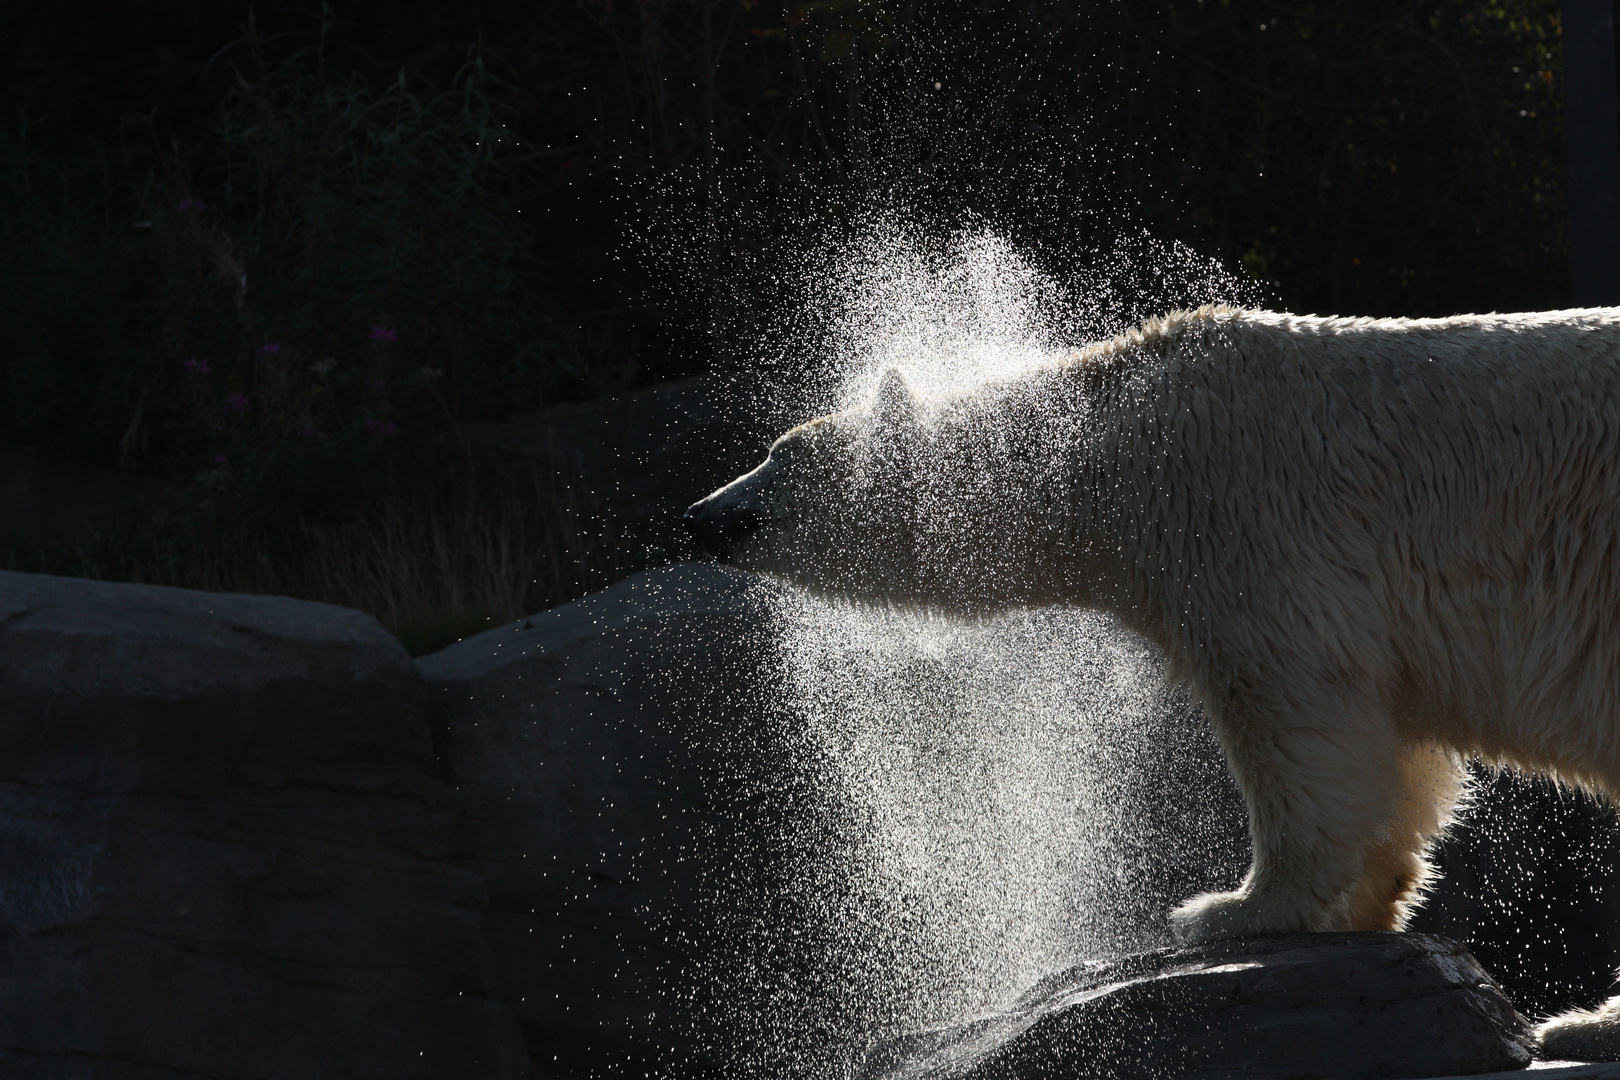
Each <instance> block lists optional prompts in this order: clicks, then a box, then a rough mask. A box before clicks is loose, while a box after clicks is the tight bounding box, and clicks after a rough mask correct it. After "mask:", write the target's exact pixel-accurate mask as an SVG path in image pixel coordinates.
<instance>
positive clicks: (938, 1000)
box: [417, 564, 1246, 1080]
mask: <svg viewBox="0 0 1620 1080" xmlns="http://www.w3.org/2000/svg"><path fill="white" fill-rule="evenodd" d="M1154 663H1155V661H1154V659H1153V658H1152V657H1151V656H1150V655H1149V654H1148V652H1147V650H1146V649H1145V647H1144V646H1141V645H1140V644H1139V643H1137V642H1135V641H1134V639H1127V638H1125V637H1124V636H1123V635H1120V634H1119V633H1118V632H1117V631H1114V630H1111V629H1110V628H1109V627H1108V626H1107V625H1106V624H1105V623H1104V622H1103V620H1101V619H1100V618H1098V617H1096V616H1091V615H1085V614H1083V613H1063V612H1042V613H1027V614H1025V615H1020V616H1016V617H1014V618H1012V619H1010V620H1008V621H1006V622H1001V623H996V624H994V625H990V624H987V625H984V626H976V627H952V628H944V627H941V626H939V625H937V624H936V623H933V622H930V621H928V620H926V619H924V620H921V621H918V620H907V619H905V618H903V617H899V616H894V617H891V615H890V614H886V613H882V612H859V611H851V610H849V609H843V608H837V607H834V606H828V605H820V604H817V603H816V602H813V601H809V600H807V599H806V598H804V597H803V596H802V595H800V594H797V593H795V592H793V591H792V590H789V589H785V588H783V587H780V586H776V585H773V584H771V583H770V582H767V581H764V580H762V579H760V578H757V577H752V576H750V575H746V574H742V573H738V572H736V571H734V570H729V569H726V568H724V567H719V566H715V565H712V564H689V565H682V566H674V567H667V568H662V569H659V570H654V571H648V572H645V573H641V574H637V575H634V576H632V577H630V578H629V579H627V580H625V581H623V582H621V583H620V584H618V585H616V586H614V587H613V588H611V589H608V590H606V591H604V592H602V593H598V594H595V595H593V596H589V597H586V598H584V599H582V600H579V601H576V602H574V603H571V604H566V605H563V606H562V607H559V608H556V609H554V610H552V611H549V612H545V613H543V614H540V615H535V616H532V617H530V618H528V619H524V620H520V621H518V622H516V623H513V624H511V625H508V626H505V627H502V628H500V629H497V630H492V631H489V632H487V633H483V634H479V635H477V636H476V637H469V638H467V639H465V640H463V641H461V642H459V643H457V644H455V645H452V646H450V647H449V648H447V649H444V650H443V651H441V652H439V653H435V654H433V655H431V656H426V657H422V658H419V659H418V661H417V667H418V669H419V670H420V671H421V672H422V674H423V676H424V678H425V679H426V681H427V682H428V684H429V685H430V686H431V687H433V688H434V689H435V690H436V691H437V693H438V694H439V696H440V700H441V702H442V713H441V720H440V728H439V732H440V734H439V747H440V750H441V753H442V756H443V759H444V763H445V770H446V773H445V775H446V776H447V778H448V779H449V780H450V781H451V783H452V784H453V785H454V787H455V790H456V792H457V794H458V796H459V797H460V799H461V800H462V803H463V805H464V806H465V808H466V818H465V821H464V824H463V831H462V840H461V846H460V848H459V849H458V856H457V857H458V859H459V860H460V861H461V863H462V864H463V865H465V866H466V867H467V868H468V869H470V870H472V871H474V872H476V873H478V874H479V875H480V876H481V877H483V878H484V879H485V880H486V881H487V882H488V883H489V892H490V905H491V908H490V913H489V915H488V916H487V917H486V920H485V924H486V926H487V928H488V934H489V939H490V945H491V952H492V954H493V956H494V961H495V966H496V978H497V985H498V988H499V995H500V997H501V998H502V999H503V1000H505V1001H507V1002H509V1003H510V1004H511V1005H512V1007H513V1008H514V1009H515V1011H516V1013H517V1016H518V1019H519V1020H520V1022H521V1023H522V1025H523V1029H524V1031H525V1033H526V1034H527V1036H528V1038H529V1045H530V1047H531V1049H532V1051H533V1053H534V1058H535V1061H536V1063H537V1064H538V1065H539V1066H541V1067H543V1068H548V1067H550V1068H556V1069H557V1070H558V1071H559V1072H563V1073H565V1074H567V1075H578V1076H600V1075H620V1074H623V1075H627V1076H641V1075H644V1074H645V1075H652V1076H657V1077H663V1078H674V1077H698V1076H715V1075H725V1076H771V1077H773V1078H779V1080H780V1078H788V1077H804V1078H822V1077H826V1076H837V1075H847V1074H848V1070H849V1069H850V1068H852V1067H853V1065H854V1064H855V1063H856V1062H857V1061H858V1060H859V1057H860V1055H861V1054H862V1053H863V1052H864V1051H865V1049H866V1048H867V1046H868V1045H869V1044H870V1037H871V1032H873V1031H875V1030H892V1029H893V1028H894V1027H895V1026H896V1025H897V1024H903V1023H905V1022H908V1021H914V1020H917V1019H919V1018H921V1019H925V1020H926V1019H932V1018H942V1019H947V1020H948V1019H949V1018H951V1017H954V1016H959V1015H963V1013H964V1011H965V1010H971V1009H974V1008H977V1007H979V1006H982V1004H983V1003H984V1002H985V1001H987V1000H1002V999H1004V998H1005V997H1007V996H1008V995H1010V994H1013V993H1016V991H1017V989H1018V988H1020V987H1021V986H1024V985H1027V984H1028V983H1029V982H1030V981H1032V980H1033V979H1034V978H1037V977H1039V976H1040V975H1041V974H1044V973H1046V972H1049V971H1052V970H1061V969H1062V968H1064V967H1067V966H1068V965H1069V964H1072V963H1073V962H1074V958H1075V957H1076V956H1086V955H1099V954H1100V955H1113V954H1117V953H1118V952H1119V951H1122V950H1123V951H1131V950H1132V947H1134V948H1135V949H1140V948H1143V947H1147V945H1148V944H1157V943H1159V942H1161V941H1162V940H1163V939H1164V934H1165V927H1164V911H1165V909H1166V908H1167V907H1168V905H1169V904H1170V903H1171V902H1173V901H1174V900H1177V899H1180V898H1181V897H1184V896H1185V895H1187V894H1188V893H1189V892H1192V891H1196V890H1197V889H1199V888H1208V887H1211V886H1216V885H1223V884H1224V885H1228V886H1229V885H1230V884H1231V883H1232V882H1234V881H1235V880H1236V875H1237V874H1239V873H1241V870H1242V856H1243V855H1244V854H1245V851H1246V849H1245V846H1244V837H1243V833H1242V820H1241V807H1240V806H1239V805H1238V804H1237V796H1236V793H1235V791H1232V790H1229V789H1230V788H1231V784H1230V781H1229V780H1228V779H1226V777H1225V773H1224V771H1223V769H1222V767H1221V764H1220V761H1219V756H1218V750H1217V749H1216V747H1215V745H1214V741H1213V739H1212V738H1211V737H1210V735H1209V733H1208V731H1207V729H1206V728H1205V726H1204V725H1202V724H1201V723H1200V722H1199V718H1198V716H1197V715H1196V712H1195V711H1191V710H1189V709H1188V708H1187V707H1186V702H1185V699H1184V698H1183V699H1180V700H1179V703H1178V701H1177V700H1175V699H1174V695H1173V694H1170V693H1169V692H1168V691H1167V690H1166V689H1165V688H1164V685H1163V681H1162V680H1160V679H1156V678H1153V674H1154V672H1155V670H1156V669H1155V668H1154V666H1153V665H1154Z"/></svg>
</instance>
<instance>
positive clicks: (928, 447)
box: [717, 308, 1620, 1057]
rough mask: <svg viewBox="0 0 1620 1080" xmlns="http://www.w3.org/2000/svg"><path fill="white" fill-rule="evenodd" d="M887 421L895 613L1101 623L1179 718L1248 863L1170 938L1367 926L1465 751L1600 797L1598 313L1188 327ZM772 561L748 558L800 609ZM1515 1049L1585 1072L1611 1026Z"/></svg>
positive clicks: (1192, 316) (1618, 771)
mask: <svg viewBox="0 0 1620 1080" xmlns="http://www.w3.org/2000/svg"><path fill="white" fill-rule="evenodd" d="M918 414H919V417H920V418H921V420H922V423H923V430H925V431H926V437H919V438H917V439H915V440H914V441H916V442H918V444H919V445H920V446H922V447H923V449H922V450H921V451H919V452H918V455H917V459H916V462H914V463H913V464H912V465H911V466H908V467H907V468H908V469H909V471H910V475H911V476H912V479H913V482H914V483H915V485H916V486H917V489H918V493H917V504H918V506H919V507H920V508H921V509H922V510H924V511H925V512H924V513H920V514H917V515H916V518H915V520H916V521H917V522H923V521H928V520H938V518H939V515H938V514H937V513H936V514H930V513H927V512H926V511H927V509H928V506H929V505H933V506H934V507H935V508H936V509H937V508H938V507H940V506H943V505H946V504H948V503H949V502H950V501H951V500H953V499H955V500H959V501H960V502H962V503H963V504H964V505H963V506H959V507H958V508H957V511H958V512H955V513H953V514H950V515H948V518H947V520H948V521H949V522H950V525H949V528H948V530H947V531H949V532H950V533H951V534H952V535H951V536H948V537H942V536H932V537H923V538H919V539H918V541H917V544H916V550H915V553H914V556H915V560H916V562H917V563H918V565H919V566H921V567H922V569H919V570H918V571H917V572H916V574H915V575H914V576H913V577H912V578H910V579H907V580H898V578H900V577H903V575H900V574H896V575H895V576H896V578H897V580H895V581H894V583H893V586H892V591H893V593H894V594H895V595H896V597H897V598H898V599H900V600H902V601H905V602H923V603H929V602H932V603H935V604H938V605H939V606H942V607H946V608H948V609H951V610H956V611H961V612H969V613H971V612H974V611H990V610H997V609H1000V608H1004V607H1007V606H1011V605H1020V604H1028V603H1057V604H1084V605H1088V606H1095V607H1100V608H1103V609H1106V610H1109V611H1112V612H1113V613H1115V614H1116V615H1117V616H1119V617H1120V618H1121V619H1122V620H1123V621H1124V622H1125V623H1127V624H1128V625H1130V626H1131V627H1133V628H1135V629H1136V630H1138V631H1139V632H1141V633H1143V634H1145V635H1146V636H1148V637H1149V638H1151V639H1152V640H1153V641H1155V642H1156V643H1158V644H1159V645H1160V646H1161V647H1162V648H1163V649H1164V650H1165V652H1166V654H1167V655H1168V656H1169V657H1170V659H1171V661H1172V664H1173V665H1174V668H1175V670H1177V671H1178V672H1179V673H1180V674H1181V675H1183V676H1184V677H1186V678H1187V679H1189V680H1190V681H1191V682H1192V684H1193V686H1194V688H1195V690H1196V692H1197V693H1198V695H1199V696H1200V698H1201V700H1202V702H1203V704H1204V707H1205V711H1206V713H1207V715H1208V716H1209V718H1210V720H1211V721H1212V723H1213V724H1214V727H1215V731H1216V733H1217V735H1218V737H1219V740H1220V743H1221V745H1222V747H1223V749H1224V750H1225V753H1226V757H1227V761H1228V763H1229V765H1230V767H1231V770H1232V773H1233V774H1234V776H1235V777H1236V779H1237V781H1238V784H1239V786H1240V787H1241V789H1242V791H1243V795H1244V799H1245V801H1246V803H1247V805H1248V810H1249V816H1250V826H1251V835H1252V839H1253V846H1254V861H1253V866H1252V868H1251V869H1250V871H1249V873H1248V876H1247V877H1246V878H1245V880H1244V882H1243V884H1242V885H1241V887H1240V888H1238V889H1237V890H1236V891H1234V892H1231V893H1222V894H1208V895H1204V896H1199V897H1195V898H1194V899H1192V900H1190V901H1188V902H1187V903H1185V904H1184V905H1182V906H1181V907H1180V908H1179V909H1177V910H1176V911H1175V912H1174V913H1173V914H1172V922H1173V925H1174V927H1175V929H1176V931H1177V933H1178V935H1179V936H1180V937H1181V938H1183V939H1184V940H1186V941H1190V942H1196V941H1205V940H1210V939H1217V938H1223V937H1233V936H1246V935H1254V934H1265V933H1274V932H1286V931H1313V930H1346V929H1391V928H1398V927H1399V926H1400V925H1401V924H1402V923H1403V921H1404V920H1405V918H1406V915H1407V911H1408V908H1409V907H1410V905H1411V904H1412V903H1413V902H1414V901H1415V900H1416V899H1417V898H1418V896H1419V895H1420V892H1421V889H1422V886H1423V882H1424V880H1425V878H1426V877H1427V876H1428V874H1429V868H1428V865H1427V863H1426V862H1425V860H1424V855H1423V853H1424V849H1425V847H1426V845H1427V844H1428V842H1429V841H1430V840H1431V839H1432V838H1433V837H1434V836H1435V835H1436V834H1437V833H1438V832H1439V831H1440V830H1442V829H1443V828H1444V827H1445V825H1446V824H1447V822H1448V821H1449V820H1450V817H1451V815H1452V813H1453V810H1454V807H1455V805H1456V802H1457V800H1458V798H1459V795H1460V793H1461V792H1462V788H1463V773H1462V771H1461V763H1462V762H1463V761H1464V760H1465V759H1466V758H1469V757H1478V758H1480V759H1482V760H1485V761H1489V762H1499V763H1504V764H1508V765H1512V766H1515V767H1517V768H1520V769H1524V770H1527V771H1530V772H1536V773H1543V774H1548V775H1552V776H1556V777H1558V778H1561V779H1563V780H1565V781H1568V782H1570V783H1573V784H1577V785H1580V786H1582V787H1585V788H1589V789H1592V790H1595V791H1600V792H1603V793H1605V794H1608V795H1610V796H1613V795H1616V794H1617V793H1620V309H1603V310H1583V311H1564V312H1552V313H1543V314H1523V315H1484V316H1461V317H1457V318H1450V319H1435V320H1371V319H1339V318H1316V317H1306V316H1294V315H1282V314H1273V313H1269V312H1256V311H1239V310H1234V309H1225V308H1206V309H1202V310H1200V311H1197V312H1192V313H1178V314H1174V315H1171V316H1169V317H1168V318H1166V319H1164V320H1159V321H1156V322H1153V323H1150V324H1148V325H1147V326H1145V327H1143V328H1142V329H1141V330H1140V331H1137V332H1134V333H1132V334H1130V335H1126V336H1125V337H1122V338H1119V339H1116V340H1115V341H1112V342H1108V343H1105V344H1102V345H1098V346H1094V347H1092V348H1090V349H1087V350H1084V351H1083V352H1082V353H1080V354H1078V355H1076V356H1075V357H1074V358H1072V359H1071V360H1069V361H1067V362H1065V363H1062V364H1059V365H1055V366H1053V367H1049V368H1045V369H1041V370H1038V371H1035V372H1032V373H1030V374H1029V375H1027V376H1023V377H1021V378H1019V379H1016V380H1013V381H1010V382H1004V383H998V384H991V385H988V386H986V387H984V388H982V389H981V390H979V391H975V392H974V393H971V394H968V395H965V396H961V397H957V398H953V399H950V400H947V401H940V402H933V403H928V404H926V405H924V404H919V406H918ZM858 422H862V421H861V418H860V417H859V416H858V415H852V416H846V417H843V418H839V417H834V418H831V419H830V420H828V421H824V422H821V424H819V425H807V426H806V428H803V429H798V431H797V432H796V433H789V435H788V436H786V437H784V439H783V440H782V444H781V445H785V446H790V445H791V444H793V443H794V442H796V441H797V442H800V443H805V444H813V443H815V442H816V440H821V441H823V442H827V441H829V440H832V439H833V436H834V434H836V433H838V432H839V431H841V430H843V431H844V432H845V433H844V435H843V436H842V438H843V439H844V442H845V444H846V445H849V446H853V445H855V442H852V441H850V440H851V437H850V436H849V435H848V433H847V429H849V428H850V427H851V426H852V425H856V424H857V423H858ZM866 422H869V420H868V421H866ZM830 452H831V451H828V453H830ZM844 452H845V453H846V454H848V453H852V451H849V450H847V449H846V450H845V451H844ZM783 457H784V459H785V460H788V461H789V462H791V460H792V456H791V454H788V453H785V452H784V454H783ZM825 457H826V454H823V458H824V459H825ZM768 467H769V463H767V471H768ZM790 467H791V466H790V465H788V466H784V468H790ZM987 478H988V479H987ZM758 479H759V478H758V477H756V487H757V486H758V483H757V481H758ZM767 479H768V477H767ZM790 479H791V477H788V478H787V479H785V480H784V481H783V484H785V483H787V481H788V480H790ZM812 487H813V485H806V486H805V487H804V489H803V490H798V491H796V492H794V493H793V495H792V498H793V499H796V500H797V505H798V507H799V513H800V514H801V515H802V514H804V513H805V512H807V511H808V510H810V509H811V507H812V505H813V503H814V500H815V499H816V498H821V499H828V498H834V497H836V494H835V492H834V491H833V489H827V490H822V491H821V492H820V493H819V494H817V493H816V492H815V491H812V490H811V488H812ZM781 488H782V484H778V489H779V490H780V489H781ZM728 490H730V489H728ZM742 490H743V489H739V492H740V493H742ZM720 494H722V495H723V494H724V492H722V493H720ZM717 497H718V496H717ZM837 512H839V513H845V514H847V513H849V511H848V510H847V509H843V510H838V511H837ZM857 513H858V511H857ZM791 528H792V527H791V525H789V526H786V527H785V530H786V532H787V533H788V534H791ZM917 528H918V529H919V530H921V529H923V528H924V527H923V526H922V525H918V526H917ZM891 531H892V529H891ZM935 531H938V530H935ZM851 535H854V534H851ZM829 542H831V541H829V540H828V539H826V538H823V539H822V541H821V544H822V546H823V547H825V546H826V545H827V544H828V543H829ZM771 543H772V542H771V540H770V539H769V538H767V539H766V540H765V541H763V542H762V544H761V546H760V547H759V548H758V549H757V550H758V554H757V556H756V559H755V564H756V565H758V566H759V567H760V568H762V569H767V570H771V569H774V570H776V571H778V572H781V573H784V574H786V575H787V576H789V577H796V578H799V579H801V580H807V583H809V584H811V585H817V584H818V581H817V580H815V579H816V576H817V573H818V571H816V570H815V569H805V570H802V571H800V572H797V573H796V572H795V569H794V567H793V566H792V565H791V563H792V561H793V559H794V553H793V551H792V549H791V545H790V544H788V542H787V541H786V540H779V541H777V547H775V548H774V549H773V548H772V547H771ZM840 543H841V544H842V547H841V549H840V550H839V551H838V552H837V553H836V554H835V557H837V558H844V559H858V558H860V557H861V556H860V554H859V551H858V550H857V548H858V540H855V539H849V538H847V537H846V539H845V540H844V541H841V542H840ZM892 546H893V545H892V544H890V545H889V547H890V548H892ZM801 554H804V553H801ZM885 557H886V558H889V557H892V551H891V552H889V554H887V555H885ZM743 561H744V563H745V565H746V564H748V560H747V559H744V560H743ZM803 561H804V562H805V563H806V565H807V566H808V565H809V564H811V563H814V562H815V559H814V557H813V553H812V554H806V555H805V556H804V559H803ZM819 584H820V585H821V586H823V587H825V588H827V589H828V590H829V591H838V586H837V583H836V582H835V581H830V580H829V579H828V577H827V573H826V572H825V568H823V571H821V580H820V581H819ZM854 591H857V592H863V591H864V592H867V593H882V592H883V589H882V587H881V586H879V587H877V588H871V587H868V586H862V587H861V588H858V589H855V590H854ZM1545 1033H1546V1037H1547V1041H1548V1049H1549V1051H1550V1052H1552V1053H1553V1054H1555V1055H1557V1054H1563V1053H1569V1052H1571V1051H1572V1050H1576V1051H1580V1052H1581V1053H1582V1054H1583V1055H1584V1056H1588V1057H1591V1056H1599V1057H1613V1056H1616V1054H1617V1053H1620V999H1616V1000H1615V1002H1612V1003H1611V1004H1610V1005H1609V1006H1606V1007H1605V1008H1604V1009H1601V1010H1599V1011H1597V1012H1595V1013H1590V1014H1570V1015H1569V1016H1567V1017H1564V1018H1560V1019H1558V1020H1554V1021H1552V1022H1551V1023H1550V1024H1549V1025H1547V1027H1546V1029H1545Z"/></svg>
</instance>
